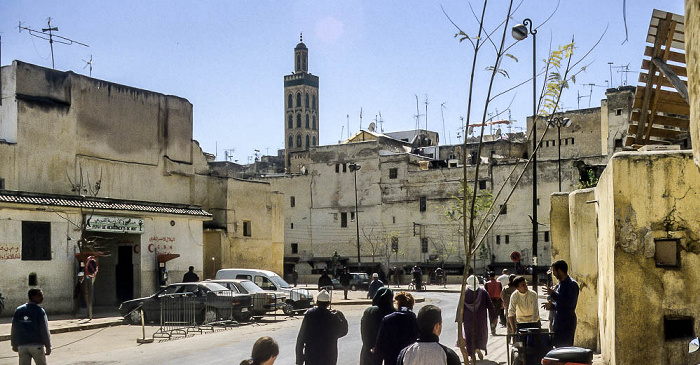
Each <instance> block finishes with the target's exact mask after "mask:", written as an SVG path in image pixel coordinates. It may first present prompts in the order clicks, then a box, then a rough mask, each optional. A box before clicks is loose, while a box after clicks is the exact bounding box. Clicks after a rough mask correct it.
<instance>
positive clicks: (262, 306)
mask: <svg viewBox="0 0 700 365" xmlns="http://www.w3.org/2000/svg"><path fill="white" fill-rule="evenodd" d="M207 282H208V283H216V284H220V285H222V286H224V287H226V288H228V289H229V290H232V291H234V292H236V293H242V294H250V296H251V299H252V300H253V309H252V311H253V316H262V315H264V314H265V313H267V312H274V311H276V310H277V309H284V306H285V302H286V301H287V296H286V295H285V294H284V292H282V291H274V290H263V289H262V288H260V287H259V286H257V285H255V283H253V282H252V281H250V280H245V279H214V280H207Z"/></svg>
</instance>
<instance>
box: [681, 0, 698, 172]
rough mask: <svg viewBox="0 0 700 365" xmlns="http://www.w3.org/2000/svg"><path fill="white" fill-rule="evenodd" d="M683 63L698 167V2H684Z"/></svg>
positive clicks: (691, 132) (690, 0)
mask: <svg viewBox="0 0 700 365" xmlns="http://www.w3.org/2000/svg"><path fill="white" fill-rule="evenodd" d="M684 29H685V34H686V37H685V62H686V68H687V70H688V93H689V94H690V139H691V140H693V141H695V143H693V153H694V154H695V163H696V164H697V165H698V166H699V167H700V143H698V142H697V141H700V37H699V36H698V35H700V0H685V24H684Z"/></svg>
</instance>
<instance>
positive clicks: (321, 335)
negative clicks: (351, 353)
mask: <svg viewBox="0 0 700 365" xmlns="http://www.w3.org/2000/svg"><path fill="white" fill-rule="evenodd" d="M330 304H331V296H330V295H329V294H328V292H327V291H326V290H321V292H320V293H318V296H317V297H316V307H314V308H311V309H309V310H308V311H306V314H304V320H303V321H302V322H301V328H300V329H299V335H298V336H297V346H296V363H297V365H302V364H307V365H316V364H318V365H335V364H336V362H337V361H338V339H339V338H341V337H343V336H345V335H346V334H347V333H348V321H347V320H346V319H345V316H344V315H343V313H342V312H340V311H337V310H329V309H328V307H329V306H330Z"/></svg>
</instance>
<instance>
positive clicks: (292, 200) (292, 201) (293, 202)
mask: <svg viewBox="0 0 700 365" xmlns="http://www.w3.org/2000/svg"><path fill="white" fill-rule="evenodd" d="M296 205H297V199H296V198H295V197H293V196H290V197H289V206H290V207H292V208H294V207H295V206H296Z"/></svg>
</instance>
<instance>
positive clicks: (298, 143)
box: [297, 134, 301, 148]
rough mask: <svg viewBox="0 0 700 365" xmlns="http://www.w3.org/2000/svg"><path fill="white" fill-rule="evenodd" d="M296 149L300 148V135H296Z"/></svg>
mask: <svg viewBox="0 0 700 365" xmlns="http://www.w3.org/2000/svg"><path fill="white" fill-rule="evenodd" d="M297 147H299V148H301V134H299V135H297Z"/></svg>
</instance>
